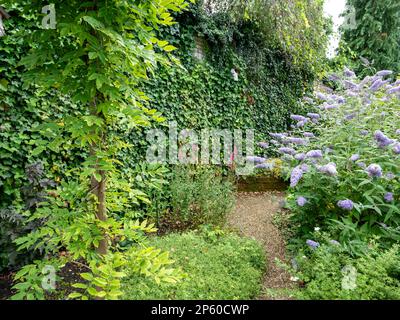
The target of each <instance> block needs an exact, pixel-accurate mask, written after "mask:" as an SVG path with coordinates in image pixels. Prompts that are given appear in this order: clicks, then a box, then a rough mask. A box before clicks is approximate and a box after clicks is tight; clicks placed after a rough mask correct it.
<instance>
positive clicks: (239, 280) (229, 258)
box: [124, 232, 265, 300]
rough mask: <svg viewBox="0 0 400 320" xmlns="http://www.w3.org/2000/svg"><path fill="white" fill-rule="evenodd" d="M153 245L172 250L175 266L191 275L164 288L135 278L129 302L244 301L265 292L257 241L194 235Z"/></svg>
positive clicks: (127, 287) (127, 296) (127, 286)
mask: <svg viewBox="0 0 400 320" xmlns="http://www.w3.org/2000/svg"><path fill="white" fill-rule="evenodd" d="M220 233H221V232H220ZM220 233H219V234H220ZM149 244H150V245H151V246H155V247H157V248H160V249H163V250H164V249H166V250H170V254H171V258H172V259H173V260H175V261H176V262H175V266H176V267H180V268H182V270H183V271H184V272H185V273H186V274H187V276H186V278H185V279H184V280H181V281H180V282H178V283H177V284H161V285H157V284H156V283H155V282H154V281H151V280H146V279H143V278H140V277H137V276H132V277H130V278H129V280H128V281H127V282H126V283H125V285H124V292H125V296H124V298H125V299H134V300H136V299H137V300H146V299H161V300H168V299H184V300H190V299H206V300H213V299H221V300H225V299H226V300H228V299H239V300H241V299H252V298H254V297H255V296H257V294H258V293H259V291H260V289H261V279H262V274H263V271H264V268H265V258H264V253H263V250H262V248H261V247H260V245H259V244H257V242H255V241H253V240H249V239H244V238H240V237H238V236H236V235H231V234H229V235H218V233H217V235H216V234H215V232H211V234H210V232H208V233H206V234H204V233H203V234H197V233H194V232H190V233H186V234H171V235H169V236H166V237H162V238H153V239H152V240H151V242H150V243H149Z"/></svg>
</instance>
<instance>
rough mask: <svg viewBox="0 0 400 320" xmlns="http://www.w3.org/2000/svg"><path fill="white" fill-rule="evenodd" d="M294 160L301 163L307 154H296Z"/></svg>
mask: <svg viewBox="0 0 400 320" xmlns="http://www.w3.org/2000/svg"><path fill="white" fill-rule="evenodd" d="M294 158H295V159H296V160H299V161H304V160H305V158H306V154H305V153H298V154H296V155H295V156H294Z"/></svg>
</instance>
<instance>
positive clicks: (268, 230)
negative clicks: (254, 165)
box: [228, 191, 291, 300]
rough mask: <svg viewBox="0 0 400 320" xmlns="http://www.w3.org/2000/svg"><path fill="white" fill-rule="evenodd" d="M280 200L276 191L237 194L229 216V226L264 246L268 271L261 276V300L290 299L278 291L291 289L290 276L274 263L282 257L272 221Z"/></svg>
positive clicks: (282, 246)
mask: <svg viewBox="0 0 400 320" xmlns="http://www.w3.org/2000/svg"><path fill="white" fill-rule="evenodd" d="M283 199H284V194H283V193H282V192H277V191H270V192H263V193H239V194H238V196H237V200H236V207H235V209H234V210H233V212H232V214H231V215H229V218H228V225H229V226H231V227H233V228H235V229H238V230H239V231H240V233H242V234H243V235H245V236H247V237H251V238H253V239H255V240H257V241H258V242H260V243H261V244H262V245H263V246H264V248H265V251H266V254H267V258H268V270H267V272H266V274H265V277H264V285H263V293H262V295H261V296H260V297H259V299H260V300H287V299H289V298H287V297H285V296H282V294H280V293H279V292H280V291H281V292H282V291H284V290H285V289H289V288H290V284H291V283H290V276H289V275H288V274H287V273H286V272H285V271H284V270H282V269H281V268H279V267H278V266H277V265H276V264H275V258H278V259H280V260H281V261H284V260H285V243H284V239H283V237H282V235H281V234H280V232H279V230H278V228H277V227H276V226H275V225H274V224H273V218H274V215H275V214H276V213H277V212H279V210H280V202H281V201H282V200H283ZM282 289H283V290H282ZM271 291H272V292H274V294H273V295H272V294H271V293H270V292H271ZM276 295H277V296H276ZM283 295H285V294H283Z"/></svg>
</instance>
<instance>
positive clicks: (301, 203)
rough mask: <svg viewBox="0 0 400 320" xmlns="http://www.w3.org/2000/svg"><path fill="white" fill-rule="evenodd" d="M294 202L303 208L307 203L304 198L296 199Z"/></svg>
mask: <svg viewBox="0 0 400 320" xmlns="http://www.w3.org/2000/svg"><path fill="white" fill-rule="evenodd" d="M296 202H297V205H298V206H299V207H304V206H305V205H306V203H307V199H306V198H304V197H298V198H297V200H296Z"/></svg>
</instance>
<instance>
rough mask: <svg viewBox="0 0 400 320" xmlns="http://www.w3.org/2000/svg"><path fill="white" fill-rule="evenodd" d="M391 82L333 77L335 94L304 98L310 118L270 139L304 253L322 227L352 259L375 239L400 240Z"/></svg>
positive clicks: (399, 114) (399, 118)
mask: <svg viewBox="0 0 400 320" xmlns="http://www.w3.org/2000/svg"><path fill="white" fill-rule="evenodd" d="M391 75H392V72H391V71H388V70H383V71H380V72H378V73H377V74H375V75H374V76H372V77H366V78H364V79H362V80H357V78H356V75H355V74H354V72H352V71H351V70H349V69H345V70H344V72H343V74H341V75H337V74H333V75H331V76H330V80H331V81H332V83H333V84H334V85H335V87H336V88H337V89H336V91H333V90H332V89H331V88H328V87H321V88H320V90H319V92H317V93H316V96H315V97H314V98H310V97H306V98H305V103H306V104H308V105H309V106H310V107H311V108H313V109H314V110H312V112H309V113H307V114H302V115H292V116H291V118H292V120H293V122H294V124H293V125H292V127H291V130H290V131H289V132H285V133H271V136H272V137H273V139H272V144H273V145H275V146H276V149H277V151H278V152H279V153H280V154H281V155H282V159H283V160H284V163H285V165H284V167H285V171H286V173H285V174H284V176H285V178H286V179H287V180H288V181H289V182H290V189H289V192H288V198H287V207H288V208H289V209H290V210H291V213H292V216H291V217H292V218H291V221H292V225H293V226H294V228H295V230H296V232H297V238H296V240H294V242H296V241H297V242H300V244H302V245H304V243H305V241H306V240H307V239H308V238H309V237H310V236H311V234H312V232H313V230H314V228H316V227H317V228H321V229H322V230H323V231H329V232H330V233H331V234H332V236H333V237H334V238H335V240H338V241H339V242H341V243H343V244H344V245H346V246H347V247H348V249H349V250H350V251H351V252H352V253H353V254H357V253H359V252H357V251H359V249H360V246H358V245H357V244H360V243H363V242H365V241H367V240H368V239H370V238H371V236H377V237H379V238H380V240H381V241H380V243H381V244H383V245H390V244H391V243H393V242H398V241H399V240H400V100H399V98H400V81H399V80H397V81H394V80H392V79H391V78H390V76H391ZM259 162H260V161H259ZM262 165H263V163H262V161H261V163H260V164H259V166H261V167H262Z"/></svg>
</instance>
